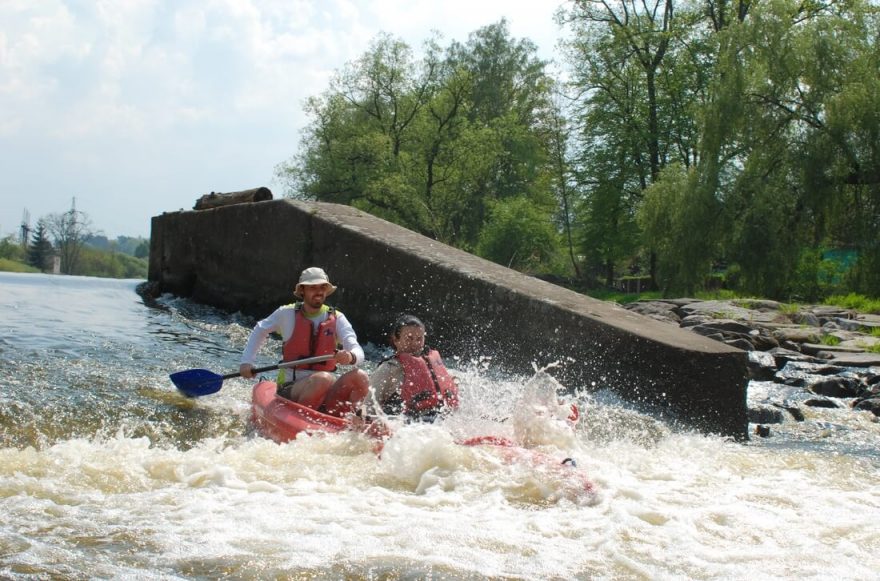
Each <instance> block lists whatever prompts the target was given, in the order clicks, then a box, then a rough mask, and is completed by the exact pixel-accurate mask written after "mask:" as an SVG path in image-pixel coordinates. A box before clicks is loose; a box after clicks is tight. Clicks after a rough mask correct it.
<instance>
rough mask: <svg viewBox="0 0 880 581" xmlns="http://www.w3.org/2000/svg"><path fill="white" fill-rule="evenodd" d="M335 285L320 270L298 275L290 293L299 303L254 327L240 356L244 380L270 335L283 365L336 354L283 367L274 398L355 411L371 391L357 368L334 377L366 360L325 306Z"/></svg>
mask: <svg viewBox="0 0 880 581" xmlns="http://www.w3.org/2000/svg"><path fill="white" fill-rule="evenodd" d="M335 290H336V287H335V286H334V285H333V284H331V283H330V279H329V278H328V277H327V273H325V272H324V270H323V269H321V268H318V267H314V266H313V267H311V268H307V269H305V270H304V271H302V274H301V275H300V277H299V282H297V283H296V288H295V289H294V292H293V294H294V295H295V296H296V297H297V298H298V299H300V302H297V303H294V304H292V305H284V306H282V307H279V308H278V309H276V310H275V312H273V313H272V314H271V315H269V316H268V317H266V318H265V319H263V320H262V321H260V322H259V323H257V325H256V326H255V327H254V330H253V331H251V334H250V337H248V342H247V345H246V346H245V348H244V352H243V353H242V356H241V366H240V367H239V372H240V373H241V376H242V377H245V378H252V377H253V376H254V361H255V359H256V357H257V353H258V352H259V350H260V347H261V346H262V345H263V343H264V342H265V341H266V338H267V337H268V336H269V334H270V333H272V332H277V333H279V334H280V335H281V339H282V348H281V351H282V357H283V360H284V361H295V360H298V359H305V358H307V357H314V356H317V355H329V354H332V353H335V358H334V359H330V360H329V361H324V362H321V363H317V364H313V365H308V366H302V367H295V368H292V369H285V368H282V369H281V370H280V371H279V372H278V379H277V382H278V395H280V396H282V397H285V398H287V399H290V400H292V401H295V402H297V403H301V404H303V405H306V406H309V407H311V408H313V409H316V410H318V411H321V412H324V413H329V414H333V415H340V416H341V415H343V414H345V413H349V412H351V411H354V409H355V407H357V405H358V404H359V403H360V402H361V401H363V399H364V398H365V397H366V395H367V393H368V391H369V389H370V379H369V376H367V374H366V373H365V372H364V371H362V370H360V369H357V368H356V367H355V369H352V370H350V371H348V372H347V373H344V374H343V375H342V376H340V377H339V378H338V379H337V378H336V376H335V375H334V374H333V372H334V371H335V370H336V365H337V364H339V365H351V366H357V365H359V364H360V363H362V362H363V361H364V350H363V348H362V347H361V346H360V344H358V340H357V335H356V334H355V332H354V329H353V328H352V326H351V323H349V322H348V319H346V318H345V315H343V314H342V312H340V311H338V310H336V309H335V308H333V307H330V306H327V305H326V304H324V301H325V300H326V299H327V297H328V296H330V295H331V294H333V292H334V291H335Z"/></svg>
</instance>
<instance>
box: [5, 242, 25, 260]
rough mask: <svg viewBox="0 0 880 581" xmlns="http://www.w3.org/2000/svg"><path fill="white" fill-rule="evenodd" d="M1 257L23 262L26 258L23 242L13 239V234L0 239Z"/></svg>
mask: <svg viewBox="0 0 880 581" xmlns="http://www.w3.org/2000/svg"><path fill="white" fill-rule="evenodd" d="M0 258H2V259H6V260H11V261H18V262H22V261H24V258H25V250H24V249H23V248H22V247H21V244H19V243H18V242H16V241H15V240H13V237H12V236H7V237H6V238H3V239H2V240H0Z"/></svg>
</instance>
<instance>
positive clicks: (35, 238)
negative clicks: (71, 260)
mask: <svg viewBox="0 0 880 581" xmlns="http://www.w3.org/2000/svg"><path fill="white" fill-rule="evenodd" d="M54 255H55V250H54V248H52V242H51V241H50V240H49V233H48V232H47V228H46V223H45V222H44V221H43V220H40V221H38V222H37V227H36V228H35V229H34V233H33V235H32V236H31V241H30V244H29V245H28V249H27V263H28V264H30V265H31V266H33V267H34V268H38V269H40V270H41V271H43V272H46V271H48V270H50V269H51V268H52V265H51V261H52V258H53V256H54Z"/></svg>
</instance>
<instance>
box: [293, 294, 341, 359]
mask: <svg viewBox="0 0 880 581" xmlns="http://www.w3.org/2000/svg"><path fill="white" fill-rule="evenodd" d="M294 310H295V312H296V319H295V320H294V323H293V334H291V336H290V338H289V339H288V340H287V341H285V342H284V346H283V347H282V349H281V356H282V357H283V359H284V361H295V360H297V359H305V358H306V357H316V356H318V355H329V354H331V353H333V352H335V351H336V347H337V345H336V309H334V308H333V307H329V315H328V317H327V319H326V320H325V321H324V322H323V323H320V324H319V325H318V331H317V333H316V332H315V324H314V323H313V322H312V321H311V320H309V319H307V318H306V316H305V315H303V312H302V305H297V306H296V307H295V308H294ZM298 369H310V370H312V371H336V360H335V359H330V360H327V361H321V362H320V363H314V364H312V365H303V366H302V367H299V368H298Z"/></svg>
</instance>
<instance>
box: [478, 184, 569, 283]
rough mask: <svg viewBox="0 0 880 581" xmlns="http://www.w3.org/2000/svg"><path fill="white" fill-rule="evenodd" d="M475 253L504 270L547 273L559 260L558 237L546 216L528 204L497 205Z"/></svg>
mask: <svg viewBox="0 0 880 581" xmlns="http://www.w3.org/2000/svg"><path fill="white" fill-rule="evenodd" d="M477 253H478V254H479V255H480V256H483V257H484V258H488V259H489V260H492V261H493V262H497V263H499V264H502V265H504V266H507V267H510V268H515V269H518V270H521V271H527V272H532V273H536V272H541V271H546V269H547V265H554V264H558V262H559V260H560V247H559V235H558V234H557V232H556V230H555V228H554V227H553V224H552V223H551V221H550V219H549V215H548V214H547V213H544V214H542V213H541V212H540V211H539V209H538V208H536V207H535V206H534V205H533V204H532V203H531V202H530V201H529V200H527V199H525V198H512V199H509V200H502V201H498V202H496V203H495V204H494V205H493V206H492V209H491V215H490V218H489V223H488V224H487V225H486V226H485V227H484V228H483V230H482V232H481V233H480V241H479V244H478V245H477Z"/></svg>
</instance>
